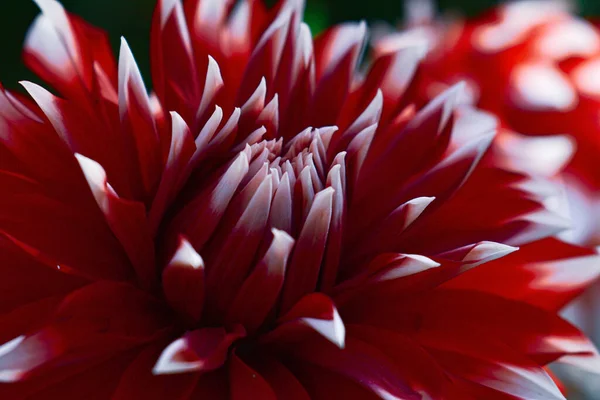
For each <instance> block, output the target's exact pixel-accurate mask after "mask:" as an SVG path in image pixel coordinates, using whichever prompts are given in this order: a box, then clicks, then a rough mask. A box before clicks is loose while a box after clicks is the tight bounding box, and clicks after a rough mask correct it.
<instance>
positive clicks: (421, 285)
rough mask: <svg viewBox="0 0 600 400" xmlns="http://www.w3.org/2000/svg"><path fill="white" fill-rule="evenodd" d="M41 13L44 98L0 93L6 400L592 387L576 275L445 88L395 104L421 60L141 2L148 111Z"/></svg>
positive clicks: (288, 19) (127, 74)
mask: <svg viewBox="0 0 600 400" xmlns="http://www.w3.org/2000/svg"><path fill="white" fill-rule="evenodd" d="M38 4H39V5H40V7H41V8H42V11H43V12H42V15H41V16H40V17H39V18H38V19H37V20H36V22H35V23H34V26H33V28H32V30H31V32H30V34H29V36H28V39H27V42H26V48H25V58H26V61H27V62H28V64H29V65H30V66H31V67H32V68H33V69H34V70H35V71H36V72H37V73H38V74H39V75H41V76H42V77H43V78H44V79H45V80H46V81H47V82H48V83H49V84H51V85H52V87H54V88H55V89H56V90H57V92H58V93H59V94H58V95H53V94H51V93H50V92H48V91H47V90H46V89H43V88H42V87H40V86H37V85H34V84H32V83H27V82H26V83H24V84H23V85H24V86H25V88H26V90H27V91H28V92H29V95H30V96H31V98H32V99H33V101H31V100H30V99H29V98H25V97H21V96H18V95H16V94H13V93H9V92H7V91H4V90H3V91H2V92H0V93H1V96H0V116H1V118H0V122H1V124H2V125H1V128H2V129H1V132H2V136H0V138H1V142H0V144H1V146H0V151H1V152H2V154H3V156H2V158H1V159H0V160H1V161H0V179H1V185H2V187H3V188H4V189H3V190H4V194H3V196H2V198H1V199H0V232H1V234H2V240H1V241H0V246H1V247H0V249H1V251H0V257H2V262H1V263H0V268H2V269H3V271H4V272H5V273H4V277H5V279H4V280H3V283H2V289H3V290H2V291H1V293H2V299H3V301H2V308H1V309H0V310H1V311H2V314H0V315H1V318H2V324H0V327H1V328H0V342H3V343H5V344H4V345H3V346H2V347H0V379H1V380H2V381H3V382H5V384H3V385H2V386H0V393H2V394H3V396H4V397H5V398H20V397H28V396H37V397H39V398H52V397H56V396H58V397H61V398H64V397H65V396H67V397H68V396H71V398H82V397H87V396H88V395H89V393H94V395H95V396H97V397H98V398H116V399H131V398H145V397H151V398H172V399H180V398H181V399H184V398H210V399H220V398H234V399H246V398H258V399H284V398H285V399H287V398H298V399H309V398H315V399H320V398H323V399H324V398H332V397H333V396H335V397H339V398H360V399H363V398H364V399H369V398H382V399H420V398H435V399H441V398H460V399H465V398H482V399H483V398H485V399H490V398H507V399H508V398H548V399H551V398H562V395H561V394H560V391H559V390H558V389H557V387H556V385H555V383H554V382H553V380H552V379H551V378H550V376H549V375H548V373H547V372H546V371H545V369H544V367H545V366H546V365H547V364H548V363H550V362H553V361H556V360H562V361H565V362H567V361H570V362H578V363H579V364H580V365H583V366H588V367H589V368H591V369H593V368H596V367H597V366H596V364H595V361H596V357H597V352H596V350H595V349H594V347H593V345H591V344H590V343H589V342H588V341H587V339H586V338H585V337H584V336H583V335H582V334H581V333H579V331H578V330H577V329H576V328H574V327H573V326H571V325H570V324H569V323H567V322H565V321H564V320H562V319H561V318H560V317H559V316H557V314H556V311H557V310H558V309H559V308H560V307H562V305H564V304H565V303H566V302H568V301H569V300H570V299H571V298H572V297H573V296H575V295H576V294H578V293H579V292H580V291H581V290H582V288H584V287H585V286H586V285H587V283H588V282H589V281H590V280H592V279H593V278H594V277H595V275H596V272H597V271H594V270H590V269H589V264H590V262H591V261H594V260H596V258H595V255H594V253H593V252H589V251H586V250H582V249H578V248H574V247H572V246H569V245H566V244H563V243H561V242H559V241H557V240H556V239H552V238H549V237H550V236H552V235H553V234H555V233H556V232H558V231H560V230H561V229H562V228H563V225H564V221H563V220H562V219H561V218H559V217H557V216H556V215H555V214H553V213H552V212H551V211H550V210H549V209H548V208H547V207H546V204H547V200H548V199H549V198H551V197H552V196H554V194H555V192H554V191H553V189H552V188H551V187H549V186H548V185H547V184H545V183H544V182H539V181H534V180H533V179H531V178H530V177H529V176H528V175H526V174H523V173H518V172H514V171H510V170H507V169H505V168H504V167H502V166H501V165H498V164H497V163H496V162H495V158H492V157H488V156H487V155H486V154H487V149H488V147H489V146H490V143H491V142H492V139H493V138H494V133H495V120H494V119H493V118H491V117H490V116H489V115H487V114H484V113H482V112H479V111H477V110H475V109H473V108H472V107H470V106H468V105H465V104H463V103H462V102H461V101H460V99H461V93H462V91H463V89H464V88H463V87H462V86H461V85H458V86H456V87H453V88H451V89H450V90H448V91H446V92H444V93H443V94H441V95H440V96H439V97H437V98H436V99H434V100H433V101H431V102H430V103H429V104H427V105H426V106H424V107H421V106H420V105H418V104H416V99H415V98H414V97H413V96H412V95H411V91H410V90H409V86H410V85H411V82H412V81H413V76H414V74H415V72H416V71H417V68H418V64H419V61H420V59H421V57H422V56H423V51H422V48H421V47H420V46H418V45H417V44H415V43H407V44H406V46H405V47H403V48H401V49H398V50H397V51H394V52H392V53H389V54H386V55H382V56H377V57H375V58H374V59H373V60H372V62H371V63H370V65H369V67H368V68H367V69H366V71H365V72H364V73H361V72H358V70H357V65H358V63H359V61H360V59H361V54H362V52H363V48H364V47H365V36H366V27H365V25H364V24H363V23H358V24H354V23H348V24H344V25H341V26H336V27H333V28H331V29H330V30H328V31H326V32H325V33H323V34H322V35H320V36H319V37H317V38H316V39H314V40H313V38H312V37H311V34H310V30H309V29H308V27H307V26H306V25H305V24H303V23H302V22H301V17H302V8H303V4H302V2H301V1H294V0H290V1H286V2H282V3H280V4H279V5H278V6H276V7H275V8H274V9H267V8H265V6H264V5H263V3H262V2H260V1H253V0H247V1H241V2H239V3H237V4H234V2H224V1H221V0H200V1H188V2H185V4H184V5H182V4H181V3H180V2H179V1H177V0H160V1H159V2H158V5H157V9H156V14H155V18H154V22H153V28H152V69H153V70H152V75H153V76H152V81H153V85H154V89H155V94H152V95H148V94H147V91H146V89H145V88H144V85H143V81H142V78H141V76H140V73H139V71H138V69H137V66H136V63H135V61H134V59H133V56H132V54H131V52H130V51H129V48H128V46H127V43H126V42H125V41H123V42H122V46H121V51H120V55H119V60H118V63H117V62H115V61H114V60H113V58H112V55H111V52H110V49H109V46H108V44H107V41H106V37H105V35H104V34H103V33H101V32H100V31H98V30H96V29H95V28H92V27H90V26H88V25H87V24H85V23H84V22H82V21H81V20H79V19H77V18H76V17H74V16H71V15H69V14H67V13H66V12H65V11H64V10H63V8H62V7H61V6H60V5H59V3H57V2H55V1H54V0H38ZM517 246H520V247H521V250H520V251H519V252H517V253H515V254H513V255H509V254H510V253H513V252H514V251H516V250H517ZM494 260H495V261H494ZM11 396H12V397H11Z"/></svg>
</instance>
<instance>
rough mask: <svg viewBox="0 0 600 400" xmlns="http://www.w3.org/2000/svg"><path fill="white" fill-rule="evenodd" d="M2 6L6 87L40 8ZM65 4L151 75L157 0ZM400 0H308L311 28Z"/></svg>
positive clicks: (373, 13)
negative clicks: (122, 42) (125, 47)
mask: <svg viewBox="0 0 600 400" xmlns="http://www.w3.org/2000/svg"><path fill="white" fill-rule="evenodd" d="M499 2H500V1H499V0H438V4H439V6H440V8H443V9H452V10H458V11H461V12H462V13H466V14H469V15H474V14H477V13H479V12H482V11H485V9H486V8H488V7H490V6H492V5H493V4H497V3H499ZM2 3H3V4H2V10H1V11H0V54H1V58H0V81H1V82H2V83H3V84H5V85H6V86H8V87H15V85H16V82H17V81H19V80H23V79H34V77H33V76H32V75H31V74H30V73H29V72H28V71H27V70H26V69H25V68H24V67H23V65H22V63H21V45H22V43H23V39H24V37H25V33H26V31H27V29H28V27H29V25H30V24H31V21H32V20H33V19H34V18H35V16H36V15H37V13H38V9H37V7H36V6H35V4H34V3H33V1H32V0H2ZM62 3H63V5H64V6H65V7H66V8H67V9H68V10H70V11H72V12H73V13H76V14H78V15H80V16H82V17H83V18H85V19H86V20H88V21H89V22H91V23H93V24H95V25H97V26H100V27H102V28H104V29H106V30H108V31H109V32H110V35H111V38H112V41H113V43H114V44H115V48H116V44H117V43H118V40H119V37H120V36H125V37H126V38H127V40H128V42H129V44H130V46H131V47H132V49H133V51H134V54H135V56H136V58H137V60H138V63H139V64H140V67H141V69H142V73H143V74H144V76H145V77H146V78H147V77H148V62H147V60H148V56H147V54H148V40H147V39H148V32H149V28H150V19H151V15H152V11H153V8H154V4H155V0H62ZM579 3H580V10H581V11H582V13H583V14H585V15H600V0H579ZM401 14H402V0H366V1H360V0H308V6H307V13H306V19H307V21H308V22H309V24H310V25H311V27H312V28H313V31H318V30H321V29H323V28H324V27H325V26H327V25H328V24H331V23H335V22H339V21H345V20H359V19H367V20H368V21H374V20H381V19H384V20H388V21H396V20H398V19H399V18H400V17H401Z"/></svg>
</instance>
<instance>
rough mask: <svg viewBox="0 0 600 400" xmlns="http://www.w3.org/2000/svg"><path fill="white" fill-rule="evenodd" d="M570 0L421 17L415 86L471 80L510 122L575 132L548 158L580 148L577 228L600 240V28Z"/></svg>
mask: <svg viewBox="0 0 600 400" xmlns="http://www.w3.org/2000/svg"><path fill="white" fill-rule="evenodd" d="M566 3H567V2H564V1H546V0H525V1H516V2H511V3H507V4H504V5H502V6H499V7H497V8H495V9H493V10H492V11H491V12H489V13H488V14H486V15H484V16H482V17H480V18H477V19H472V20H464V21H463V20H457V21H452V22H447V23H437V22H435V23H431V22H432V21H431V19H428V18H427V17H426V18H420V19H419V20H418V21H417V20H415V22H416V23H417V24H416V25H417V26H413V28H414V29H411V30H410V33H409V34H408V35H410V36H412V37H413V40H414V39H415V38H418V39H419V40H422V41H423V42H425V43H427V46H429V54H428V56H427V57H426V60H425V61H424V62H423V66H422V69H421V71H420V74H419V78H418V80H417V81H418V83H415V90H416V93H417V95H418V97H420V98H421V99H422V100H427V99H431V98H433V97H434V96H435V95H436V94H438V93H440V92H441V91H443V90H444V89H445V88H447V87H448V86H449V85H452V84H454V83H455V82H458V81H465V82H466V83H467V86H468V89H469V90H468V93H469V95H470V96H472V97H473V98H474V100H475V101H476V103H477V105H478V106H479V107H481V108H483V109H485V110H488V111H491V112H493V113H494V114H495V115H497V116H498V117H499V118H500V119H501V121H502V124H503V128H505V129H507V130H510V131H516V132H519V133H523V134H527V135H550V134H553V135H555V134H559V135H568V137H566V136H557V137H555V138H554V139H553V140H552V141H550V142H547V143H546V144H545V145H544V146H542V148H543V150H542V151H543V152H545V153H546V154H547V157H552V155H556V156H558V157H565V155H567V154H568V153H569V152H570V151H571V150H572V149H573V147H576V152H575V154H574V157H573V158H572V161H571V162H570V164H569V166H568V168H567V170H566V176H565V177H566V179H567V183H568V184H569V185H570V186H571V187H570V189H571V201H572V202H573V203H574V207H573V214H574V215H573V218H574V220H575V225H576V226H575V228H576V229H575V231H574V232H573V235H572V236H573V240H575V241H577V242H580V243H584V244H587V245H598V244H600V224H598V223H597V222H596V221H597V220H598V217H600V174H598V169H597V167H596V165H597V163H596V159H597V154H599V153H600V136H599V135H598V131H600V118H598V110H600V80H599V79H598V76H600V30H599V29H598V27H597V26H595V25H594V24H593V23H592V22H589V21H586V20H583V19H581V18H578V17H576V16H574V15H573V14H571V13H569V10H568V7H567V6H566ZM405 36H407V34H406V33H396V34H392V35H388V36H387V37H385V38H383V39H382V40H380V41H379V43H378V45H377V48H378V51H379V52H382V53H386V52H389V51H393V49H394V48H395V47H396V46H397V45H396V43H398V45H401V41H402V40H403V39H402V38H403V37H405ZM500 140H501V141H502V142H503V143H499V144H501V145H506V146H512V144H513V142H515V140H516V139H515V137H514V136H513V135H512V134H509V135H506V136H503V137H501V138H500ZM533 142H534V143H535V140H534V141H533ZM531 146H534V145H533V144H530V145H529V147H528V149H527V150H529V151H530V150H531ZM534 147H537V146H534ZM542 168H543V166H542ZM582 210H584V211H583V212H582Z"/></svg>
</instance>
